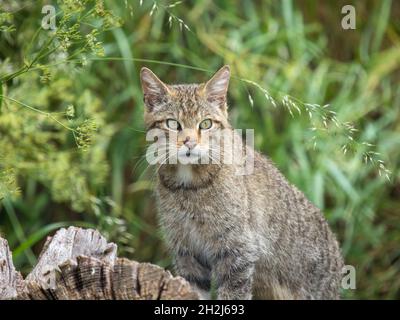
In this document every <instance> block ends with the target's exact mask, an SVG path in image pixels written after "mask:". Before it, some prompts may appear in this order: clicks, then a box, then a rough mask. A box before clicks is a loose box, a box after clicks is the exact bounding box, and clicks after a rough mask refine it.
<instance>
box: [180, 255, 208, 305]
mask: <svg viewBox="0 0 400 320" xmlns="http://www.w3.org/2000/svg"><path fill="white" fill-rule="evenodd" d="M174 264H175V269H176V272H177V274H178V275H180V276H182V277H184V278H185V279H186V280H188V281H189V283H190V284H191V285H192V287H193V288H194V289H195V290H196V291H197V292H198V294H199V296H200V299H203V300H208V299H210V289H211V268H210V267H209V266H207V264H206V263H205V262H204V261H202V259H201V258H200V257H196V255H194V254H193V253H192V252H189V251H188V250H185V249H179V250H178V251H177V252H176V254H175V263H174Z"/></svg>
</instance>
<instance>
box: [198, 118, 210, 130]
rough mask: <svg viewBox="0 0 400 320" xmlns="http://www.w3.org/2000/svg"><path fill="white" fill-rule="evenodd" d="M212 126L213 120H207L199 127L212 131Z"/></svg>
mask: <svg viewBox="0 0 400 320" xmlns="http://www.w3.org/2000/svg"><path fill="white" fill-rule="evenodd" d="M211 126H212V121H211V119H205V120H203V121H202V122H200V125H199V127H200V129H202V130H207V129H210V128H211Z"/></svg>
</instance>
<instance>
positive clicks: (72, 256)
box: [0, 227, 199, 300]
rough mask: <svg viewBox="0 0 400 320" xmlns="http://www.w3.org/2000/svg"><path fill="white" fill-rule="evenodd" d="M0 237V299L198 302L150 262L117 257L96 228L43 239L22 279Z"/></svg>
mask: <svg viewBox="0 0 400 320" xmlns="http://www.w3.org/2000/svg"><path fill="white" fill-rule="evenodd" d="M11 257H12V256H11V252H10V250H9V248H8V245H7V241H6V240H4V239H1V238H0V300H1V299H32V300H44V299H45V300H48V299H51V300H53V299H62V300H83V299H85V300H98V299H112V300H159V299H161V300H169V299H198V298H199V297H198V295H197V293H196V292H195V291H194V290H193V289H192V288H191V287H190V285H189V283H188V282H187V281H186V280H185V279H183V278H181V277H173V276H172V275H171V273H170V272H169V271H166V270H164V269H162V268H160V267H158V266H156V265H153V264H150V263H138V262H136V261H130V260H128V259H125V258H117V246H116V245H115V244H114V243H108V242H107V240H106V239H105V238H104V237H103V236H102V235H101V234H100V233H99V232H98V231H96V230H92V229H81V228H75V227H70V228H68V229H60V230H59V231H58V232H57V233H56V234H55V235H54V236H53V237H49V238H48V239H47V241H46V243H45V245H44V248H43V250H42V252H41V254H40V256H39V261H38V263H37V265H36V266H35V267H34V268H33V270H32V272H31V273H30V274H29V275H28V276H27V277H26V278H25V280H24V279H23V278H22V276H21V274H20V273H19V272H17V271H16V270H15V268H14V266H13V263H12V258H11Z"/></svg>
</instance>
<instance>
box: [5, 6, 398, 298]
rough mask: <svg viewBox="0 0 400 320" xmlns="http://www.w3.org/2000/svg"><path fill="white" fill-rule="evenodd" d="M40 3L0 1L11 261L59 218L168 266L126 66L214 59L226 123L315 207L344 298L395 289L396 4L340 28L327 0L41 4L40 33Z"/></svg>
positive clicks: (202, 69) (180, 73)
mask: <svg viewBox="0 0 400 320" xmlns="http://www.w3.org/2000/svg"><path fill="white" fill-rule="evenodd" d="M44 4H48V2H46V3H44V2H43V3H40V2H26V4H25V2H24V5H22V2H16V1H3V3H2V8H1V12H0V22H1V23H0V25H1V27H0V32H1V39H0V48H1V54H0V58H1V60H0V81H1V90H0V199H2V203H1V204H0V232H2V233H4V234H5V235H6V236H7V238H8V239H9V242H10V244H11V246H12V247H13V248H14V249H16V250H15V254H16V261H15V262H16V264H17V266H18V267H22V268H24V270H27V269H29V267H30V265H32V264H33V263H35V258H34V254H33V252H34V251H35V250H36V249H37V247H36V245H37V244H38V243H39V242H41V241H43V239H44V237H45V236H46V235H47V234H49V233H50V232H52V231H53V230H54V229H55V228H57V227H59V226H62V225H68V224H78V225H84V226H94V227H96V228H99V229H100V230H101V231H102V232H103V233H105V235H106V236H108V237H109V238H110V239H111V240H112V241H115V242H116V243H118V245H119V246H120V249H121V250H122V252H121V254H123V255H128V256H130V257H133V258H135V259H138V260H143V261H144V260H145V261H151V262H155V263H158V264H160V265H162V266H168V265H169V263H170V259H169V257H168V255H167V254H166V252H165V250H164V248H163V245H162V242H161V240H160V234H159V233H158V231H157V223H156V214H155V208H154V200H153V198H152V187H153V182H154V173H153V172H152V170H151V169H149V168H148V166H147V163H146V161H145V159H144V157H143V156H144V153H145V148H146V142H145V135H144V131H143V130H144V129H143V123H142V112H143V106H142V95H141V90H140V83H139V79H138V71H139V70H140V67H141V66H142V65H146V66H149V67H151V68H152V69H153V70H154V71H155V72H156V73H157V74H158V75H159V76H160V77H161V79H163V80H165V81H166V82H172V83H173V82H179V81H181V82H192V81H193V82H199V81H204V80H206V79H207V78H208V77H209V76H210V74H211V73H212V72H214V71H215V70H216V69H218V68H219V67H220V66H221V65H222V64H230V65H231V68H232V70H233V79H232V81H231V85H230V96H229V101H230V107H231V108H230V115H231V120H232V122H233V123H234V125H235V126H236V127H237V128H253V129H254V130H255V135H256V137H255V138H256V139H255V144H256V147H257V148H258V149H259V150H261V151H263V152H264V153H266V154H268V155H269V156H270V157H271V158H272V160H273V161H274V162H275V163H276V164H277V165H278V167H279V168H280V169H281V170H282V171H283V173H284V174H285V175H286V176H287V177H288V179H289V180H290V181H291V182H293V183H294V184H295V185H297V186H298V187H299V188H300V189H301V190H303V191H304V192H305V193H306V195H307V196H308V197H309V198H310V199H311V200H312V201H313V202H314V203H315V204H316V205H317V206H318V207H320V208H321V209H322V210H323V211H324V212H325V214H326V216H327V218H328V220H329V221H330V224H331V226H332V228H333V229H334V230H335V231H336V233H337V234H338V236H339V240H340V243H341V246H342V250H343V253H344V255H345V259H346V263H347V264H352V265H354V266H355V268H356V271H357V289H356V290H346V291H345V292H344V295H345V296H346V297H350V298H399V297H400V292H399V288H400V278H399V277H398V274H399V272H400V260H399V258H400V251H399V247H398V243H399V241H400V231H399V230H400V220H399V218H400V200H399V199H400V187H399V186H400V181H399V163H400V151H399V150H400V127H399V123H400V121H399V119H400V89H399V86H398V83H399V76H400V73H399V70H400V68H399V66H400V32H399V30H400V26H399V23H398V21H395V19H393V17H395V16H396V15H397V16H399V14H400V6H399V4H398V3H392V2H391V1H369V2H365V3H360V2H354V3H353V5H354V6H355V7H356V12H357V29H356V30H343V29H341V27H340V20H341V18H342V15H341V13H340V12H341V5H339V4H337V3H334V2H328V1H326V2H323V3H321V2H320V1H316V0H315V1H314V0H312V1H298V2H297V1H296V2H294V1H288V0H286V1H279V2H275V1H259V2H250V1H248V2H232V1H225V0H224V1H216V2H213V1H209V0H202V1H185V2H180V1H178V2H174V1H171V2H170V1H151V0H147V1H124V2H123V1H113V2H111V1H110V2H103V1H100V0H96V1H94V0H93V1H91V0H86V1H83V0H79V1H78V0H69V1H57V2H56V1H54V5H55V7H56V12H57V16H56V26H57V29H56V30H44V29H42V28H41V26H40V21H41V19H42V17H43V16H44V15H43V14H42V13H41V8H42V6H43V5H44ZM346 4H348V3H346ZM343 5H344V4H343ZM386 175H387V177H386ZM388 178H389V180H390V181H388ZM132 248H133V249H134V251H132ZM396 275H397V276H396Z"/></svg>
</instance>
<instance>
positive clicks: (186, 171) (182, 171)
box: [176, 164, 193, 186]
mask: <svg viewBox="0 0 400 320" xmlns="http://www.w3.org/2000/svg"><path fill="white" fill-rule="evenodd" d="M176 178H177V180H178V182H180V183H181V184H183V185H184V186H187V185H189V184H190V183H191V182H192V180H193V173H192V168H191V166H190V165H186V164H178V170H177V172H176Z"/></svg>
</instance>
